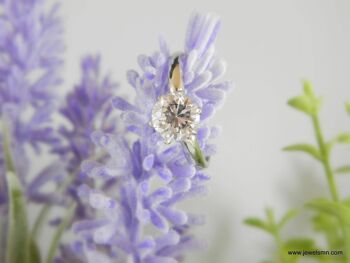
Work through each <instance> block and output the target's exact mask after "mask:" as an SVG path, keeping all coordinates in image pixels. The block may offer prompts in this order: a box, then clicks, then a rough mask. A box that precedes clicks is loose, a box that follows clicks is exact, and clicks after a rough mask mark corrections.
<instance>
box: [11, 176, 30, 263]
mask: <svg viewBox="0 0 350 263" xmlns="http://www.w3.org/2000/svg"><path fill="white" fill-rule="evenodd" d="M6 180H7V185H8V192H9V213H8V215H9V218H8V222H9V226H8V232H7V251H6V262H7V263H24V262H27V258H28V252H29V239H28V225H27V214H26V208H25V201H24V197H23V194H22V190H21V186H20V182H19V180H18V179H17V177H16V175H15V174H14V173H13V172H12V171H8V172H7V173H6Z"/></svg>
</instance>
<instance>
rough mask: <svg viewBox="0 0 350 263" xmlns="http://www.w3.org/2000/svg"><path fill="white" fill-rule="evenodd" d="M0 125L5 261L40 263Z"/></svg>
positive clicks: (8, 139)
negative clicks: (4, 184) (6, 201)
mask: <svg viewBox="0 0 350 263" xmlns="http://www.w3.org/2000/svg"><path fill="white" fill-rule="evenodd" d="M0 126H1V127H0V128H1V129H2V132H3V152H4V156H5V165H6V166H5V167H6V174H5V176H6V182H7V188H8V199H9V212H8V219H7V222H8V226H7V241H6V255H5V261H6V263H40V255H39V251H38V248H37V246H36V243H35V241H34V240H33V239H32V238H31V236H30V234H29V231H28V220H27V209H26V201H25V197H24V195H23V192H22V187H21V183H20V181H19V179H18V177H17V174H16V171H15V166H14V163H13V160H12V155H11V152H10V147H9V145H10V138H9V135H8V133H7V130H6V127H4V126H2V123H0ZM1 129H0V130H1Z"/></svg>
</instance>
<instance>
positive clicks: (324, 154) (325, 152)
mask: <svg viewBox="0 0 350 263" xmlns="http://www.w3.org/2000/svg"><path fill="white" fill-rule="evenodd" d="M312 122H313V125H314V130H315V134H316V139H317V143H318V147H319V150H320V153H321V159H322V164H323V168H324V171H325V173H326V176H327V181H328V186H329V190H330V192H331V195H332V199H333V201H335V202H339V194H338V189H337V186H336V184H335V181H334V174H333V170H332V168H331V165H330V160H329V149H328V147H327V145H326V143H325V141H324V138H323V134H322V130H321V125H320V121H319V118H318V115H317V114H315V115H313V116H312Z"/></svg>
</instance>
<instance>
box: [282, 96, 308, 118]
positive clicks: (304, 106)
mask: <svg viewBox="0 0 350 263" xmlns="http://www.w3.org/2000/svg"><path fill="white" fill-rule="evenodd" d="M288 105H289V106H291V107H293V108H295V109H297V110H300V111H303V112H305V113H306V114H308V115H313V114H314V110H313V105H312V101H311V100H310V99H309V98H308V97H307V96H305V95H302V96H297V97H294V98H291V99H290V100H288Z"/></svg>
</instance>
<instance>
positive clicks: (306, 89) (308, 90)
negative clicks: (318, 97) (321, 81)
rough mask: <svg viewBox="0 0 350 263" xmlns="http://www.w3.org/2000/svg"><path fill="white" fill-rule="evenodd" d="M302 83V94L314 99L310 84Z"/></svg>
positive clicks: (308, 82)
mask: <svg viewBox="0 0 350 263" xmlns="http://www.w3.org/2000/svg"><path fill="white" fill-rule="evenodd" d="M302 82H303V89H304V94H305V95H306V96H307V97H309V98H315V93H314V89H313V87H312V84H311V82H310V81H308V80H303V81H302Z"/></svg>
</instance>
